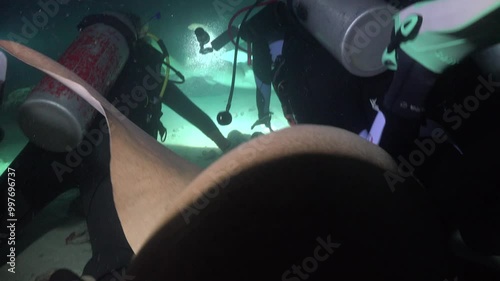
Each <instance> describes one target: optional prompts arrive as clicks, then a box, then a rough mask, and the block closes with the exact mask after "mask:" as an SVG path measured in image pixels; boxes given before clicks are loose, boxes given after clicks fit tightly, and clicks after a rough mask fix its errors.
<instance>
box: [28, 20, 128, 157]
mask: <svg viewBox="0 0 500 281" xmlns="http://www.w3.org/2000/svg"><path fill="white" fill-rule="evenodd" d="M79 29H80V33H79V35H78V37H77V38H76V39H75V40H74V41H73V43H72V44H71V45H70V46H69V48H68V49H67V50H66V51H65V52H64V54H63V55H62V56H61V57H60V58H59V60H58V62H59V63H60V64H62V65H63V66H65V67H66V68H68V69H69V70H71V71H73V72H74V73H76V74H77V75H78V76H79V77H81V78H82V79H83V80H85V81H86V82H88V83H89V84H90V85H92V87H94V88H95V89H96V90H97V91H98V92H99V93H101V94H102V95H106V94H107V93H108V91H109V90H110V88H111V87H112V86H113V84H114V82H115V80H116V79H117V77H118V75H119V74H120V72H121V71H122V69H123V67H124V65H125V63H126V61H127V59H128V57H129V52H130V44H131V42H133V41H134V40H136V37H137V35H136V29H135V28H134V27H133V25H132V23H131V22H130V21H129V20H128V19H127V18H126V17H124V16H121V15H117V14H103V15H93V16H89V17H87V18H85V19H84V20H83V21H82V23H81V24H80V25H79ZM95 114H96V110H95V109H94V108H93V107H92V106H90V105H89V104H88V103H87V102H86V101H85V100H84V99H82V98H81V97H79V96H78V95H77V94H75V93H74V92H73V91H72V90H70V89H69V88H67V87H66V86H64V85H63V84H61V83H60V82H58V81H57V80H55V79H53V78H52V77H50V76H45V77H44V78H43V79H42V80H41V82H40V83H39V84H38V85H37V86H36V87H35V88H34V89H33V91H32V92H31V93H30V95H29V96H28V98H27V99H26V101H25V102H24V103H23V104H22V105H21V107H20V108H19V117H18V120H19V124H20V126H21V129H22V130H23V132H24V133H25V134H26V136H27V137H28V138H29V139H30V141H32V142H33V143H35V144H36V145H38V146H40V147H41V148H43V149H46V150H49V151H53V152H63V151H69V150H71V149H73V148H75V147H77V146H78V144H79V143H80V142H81V141H82V140H83V137H84V134H85V131H86V129H87V128H88V126H89V125H90V123H91V121H92V119H93V117H94V116H95Z"/></svg>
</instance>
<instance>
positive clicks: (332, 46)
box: [290, 0, 398, 77]
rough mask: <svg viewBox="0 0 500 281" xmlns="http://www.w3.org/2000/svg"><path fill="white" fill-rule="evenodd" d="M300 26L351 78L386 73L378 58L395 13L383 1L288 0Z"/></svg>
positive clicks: (395, 11) (389, 31) (394, 10)
mask: <svg viewBox="0 0 500 281" xmlns="http://www.w3.org/2000/svg"><path fill="white" fill-rule="evenodd" d="M290 2H292V3H293V4H292V5H293V10H294V13H295V14H296V16H297V18H298V20H299V21H300V22H301V23H302V25H303V26H304V27H305V28H306V29H307V30H308V31H309V32H310V33H311V34H312V35H313V36H314V37H315V38H316V39H317V40H318V41H319V42H320V43H321V44H322V45H323V46H324V47H325V48H326V49H327V50H328V51H329V52H330V53H331V54H332V55H333V56H334V57H335V58H336V59H337V60H338V61H339V62H340V63H341V64H342V65H343V66H344V67H345V68H346V69H347V70H348V71H349V72H350V73H352V74H354V75H357V76H361V77H370V76H375V75H377V74H380V73H382V72H384V71H385V70H386V67H385V66H384V65H383V64H382V54H383V53H384V50H385V48H386V47H387V45H388V44H389V42H390V39H391V32H392V29H393V26H394V23H393V15H394V14H395V13H397V12H398V10H397V9H396V8H394V7H392V6H391V5H389V4H387V3H386V2H384V0H291V1H290Z"/></svg>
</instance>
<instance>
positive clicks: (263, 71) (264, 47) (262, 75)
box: [252, 40, 273, 129]
mask: <svg viewBox="0 0 500 281" xmlns="http://www.w3.org/2000/svg"><path fill="white" fill-rule="evenodd" d="M253 51H254V61H253V73H254V76H255V85H256V91H255V92H256V95H255V97H256V104H257V111H258V114H259V116H258V117H259V119H258V120H257V121H256V122H255V123H254V124H253V125H252V129H253V128H254V127H255V126H257V125H261V124H264V125H265V126H266V127H268V128H271V112H270V111H269V106H270V102H271V80H272V77H271V75H272V74H271V68H272V64H273V60H272V57H271V51H270V49H269V45H268V44H267V42H265V41H262V40H261V41H257V42H255V43H253Z"/></svg>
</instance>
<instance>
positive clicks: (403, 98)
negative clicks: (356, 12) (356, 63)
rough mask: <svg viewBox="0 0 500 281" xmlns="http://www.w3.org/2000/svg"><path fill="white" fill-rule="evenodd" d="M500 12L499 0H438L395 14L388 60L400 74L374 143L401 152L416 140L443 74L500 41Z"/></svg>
mask: <svg viewBox="0 0 500 281" xmlns="http://www.w3.org/2000/svg"><path fill="white" fill-rule="evenodd" d="M499 11H500V2H499V1H498V0H479V1H473V2H471V1H468V0H438V1H426V2H420V3H417V4H414V5H412V6H409V7H408V8H406V9H404V10H402V11H401V12H400V13H399V14H397V15H396V16H395V30H394V34H393V38H392V41H391V43H390V44H389V46H388V48H387V50H386V52H385V54H384V56H383V61H384V63H385V64H386V65H387V66H388V67H389V68H390V69H392V70H395V71H396V73H395V76H394V80H393V83H392V85H391V87H390V88H389V91H388V92H387V94H386V95H385V97H384V101H383V103H382V105H381V112H379V114H378V116H377V118H376V120H375V123H374V125H373V126H372V128H371V130H370V135H371V138H372V142H374V143H376V144H380V146H382V147H383V148H385V149H393V150H394V151H399V152H400V151H404V146H408V145H411V143H412V142H413V140H414V139H415V138H416V137H417V136H418V127H419V124H420V122H421V118H422V116H423V112H424V111H425V107H424V106H425V102H426V100H427V96H428V94H429V93H430V91H431V89H432V87H433V86H434V83H435V81H436V80H437V78H438V77H439V75H440V74H441V73H443V72H444V71H445V70H446V69H448V68H450V67H452V66H454V65H456V64H458V63H459V62H461V61H462V60H463V59H464V58H465V57H467V56H468V55H470V54H471V53H472V52H474V51H476V50H478V49H480V48H484V47H487V46H489V45H493V44H495V43H497V42H500V38H499V37H498V36H497V37H495V36H493V34H492V31H493V30H495V29H498V27H500V21H499V20H498V14H499ZM391 132H393V133H395V134H392V133H391ZM397 132H399V133H401V134H399V133H397ZM396 133H397V134H396ZM403 133H404V134H407V135H406V136H405V137H404V138H401V139H399V140H398V141H396V142H397V143H394V142H393V141H395V140H394V139H396V138H399V135H402V134H403ZM408 134H410V135H408ZM396 136H398V137H396ZM391 139H393V140H392V141H391ZM388 142H390V143H388ZM394 146H400V148H399V149H398V148H394ZM389 152H391V151H389ZM391 154H393V156H397V155H395V154H397V153H396V152H394V153H391Z"/></svg>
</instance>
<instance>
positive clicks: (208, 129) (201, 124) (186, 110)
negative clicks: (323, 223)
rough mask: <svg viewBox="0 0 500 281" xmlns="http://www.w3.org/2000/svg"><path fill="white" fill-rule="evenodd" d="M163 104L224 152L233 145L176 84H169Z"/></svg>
mask: <svg viewBox="0 0 500 281" xmlns="http://www.w3.org/2000/svg"><path fill="white" fill-rule="evenodd" d="M163 102H164V103H165V104H166V105H167V106H168V107H170V108H171V109H172V110H173V111H175V112H176V113H177V114H179V115H180V116H182V117H183V118H184V119H186V120H187V121H189V123H191V124H193V125H194V126H195V127H196V128H198V129H199V130H200V131H202V132H203V133H204V134H205V135H206V136H207V137H209V138H210V139H211V140H212V141H213V142H215V144H216V145H217V146H218V147H219V148H220V149H221V150H222V151H226V150H227V149H228V148H229V147H230V146H231V143H230V142H229V140H228V139H226V138H225V137H224V136H223V135H222V133H221V132H220V130H219V128H217V125H215V123H214V122H213V121H212V119H210V117H209V116H208V115H207V114H206V113H205V112H203V111H202V110H201V109H200V108H199V107H198V106H196V105H195V104H194V103H193V102H192V101H191V100H190V99H189V98H188V97H187V96H186V95H185V94H184V93H183V92H182V91H181V90H180V89H179V88H178V87H177V86H176V85H175V84H172V83H170V84H168V85H167V90H166V94H165V96H164V98H163Z"/></svg>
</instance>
